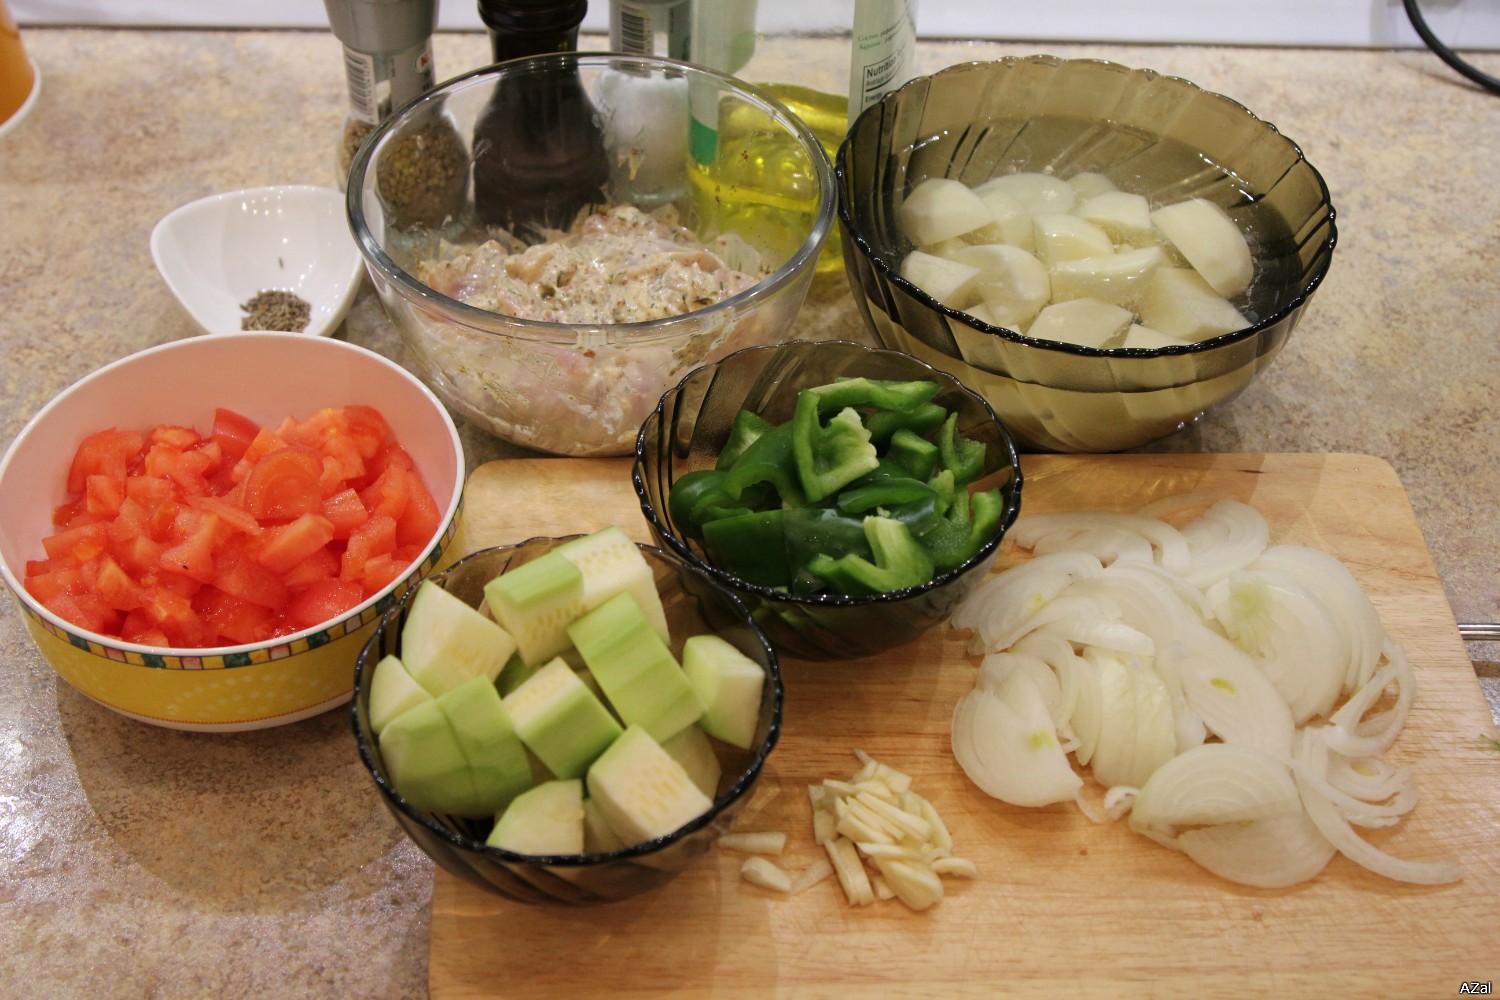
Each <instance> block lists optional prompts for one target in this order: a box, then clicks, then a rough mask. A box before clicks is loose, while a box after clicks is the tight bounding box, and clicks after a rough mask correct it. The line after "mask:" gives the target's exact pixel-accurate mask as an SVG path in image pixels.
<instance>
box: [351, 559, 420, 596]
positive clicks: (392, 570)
mask: <svg viewBox="0 0 1500 1000" xmlns="http://www.w3.org/2000/svg"><path fill="white" fill-rule="evenodd" d="M410 565H411V563H410V561H402V560H400V559H397V558H396V557H395V556H394V555H381V556H371V557H370V558H369V559H367V560H365V575H364V577H363V579H362V580H361V581H360V582H361V584H362V585H363V586H364V588H365V596H366V597H372V596H374V595H375V594H378V593H380V591H382V590H384V589H385V588H386V587H388V586H390V585H391V584H393V583H395V582H396V580H397V578H398V577H400V576H401V574H402V573H404V572H406V567H408V566H410Z"/></svg>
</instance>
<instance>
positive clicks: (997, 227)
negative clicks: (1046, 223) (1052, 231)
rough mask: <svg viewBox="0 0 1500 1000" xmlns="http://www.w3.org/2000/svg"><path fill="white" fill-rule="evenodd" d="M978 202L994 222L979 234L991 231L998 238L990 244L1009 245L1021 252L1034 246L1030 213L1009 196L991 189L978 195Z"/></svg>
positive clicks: (1034, 235)
mask: <svg viewBox="0 0 1500 1000" xmlns="http://www.w3.org/2000/svg"><path fill="white" fill-rule="evenodd" d="M976 193H978V194H979V200H980V201H982V202H984V207H985V208H987V209H989V210H990V215H991V217H993V218H994V220H995V221H994V222H993V223H992V224H991V225H989V226H986V227H985V228H984V229H982V230H979V231H980V232H985V233H989V232H991V231H993V232H994V233H995V234H996V235H997V236H998V238H997V239H993V240H989V241H987V242H991V243H1009V244H1010V245H1011V246H1013V247H1020V248H1021V249H1022V250H1030V249H1032V248H1033V247H1035V246H1036V234H1035V232H1033V230H1032V228H1031V213H1030V212H1028V211H1027V210H1026V206H1025V205H1022V204H1021V203H1020V202H1019V201H1017V200H1016V199H1015V198H1014V197H1012V196H1011V195H1008V194H1006V193H1005V192H1004V191H1001V190H998V189H991V190H989V191H985V192H983V193H979V192H976Z"/></svg>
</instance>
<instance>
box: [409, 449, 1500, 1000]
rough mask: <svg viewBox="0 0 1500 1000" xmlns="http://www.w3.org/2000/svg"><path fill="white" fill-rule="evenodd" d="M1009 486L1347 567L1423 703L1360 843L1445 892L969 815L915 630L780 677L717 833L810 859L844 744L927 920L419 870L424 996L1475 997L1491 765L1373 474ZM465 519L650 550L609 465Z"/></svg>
mask: <svg viewBox="0 0 1500 1000" xmlns="http://www.w3.org/2000/svg"><path fill="white" fill-rule="evenodd" d="M1022 469H1023V472H1024V475H1025V485H1024V491H1023V494H1022V497H1023V500H1022V516H1025V514H1026V513H1028V512H1041V511H1048V510H1067V509H1073V510H1078V509H1105V508H1114V509H1124V508H1133V507H1136V506H1139V505H1140V504H1142V503H1144V502H1145V501H1147V500H1148V499H1151V498H1153V497H1156V496H1161V495H1164V494H1168V493H1178V492H1184V491H1190V490H1200V491H1208V492H1212V493H1214V494H1218V495H1223V496H1230V497H1234V498H1236V499H1239V500H1243V501H1245V502H1247V503H1250V504H1252V505H1254V506H1255V507H1257V508H1258V509H1259V510H1261V511H1262V513H1264V514H1265V515H1266V517H1267V519H1268V520H1269V521H1270V523H1271V527H1272V532H1273V535H1272V537H1273V540H1274V541H1282V542H1289V543H1296V544H1304V545H1311V546H1316V547H1318V548H1321V549H1324V550H1325V551H1329V552H1331V553H1333V554H1335V555H1337V556H1338V557H1339V558H1341V559H1342V560H1344V562H1345V563H1346V564H1347V565H1348V566H1349V567H1350V569H1351V570H1352V571H1353V572H1354V573H1355V575H1356V576H1357V577H1358V578H1359V579H1360V581H1361V582H1362V583H1363V584H1364V586H1365V588H1366V590H1367V592H1368V593H1369V594H1370V595H1371V597H1372V599H1373V600H1374V602H1375V604H1376V606H1377V608H1378V609H1379V611H1380V614H1381V617H1382V619H1383V620H1384V622H1385V624H1386V627H1387V629H1388V630H1389V632H1390V633H1391V634H1392V635H1393V636H1394V637H1395V638H1396V639H1397V640H1398V641H1400V642H1401V643H1403V644H1404V646H1405V648H1406V650H1407V652H1408V655H1409V656H1410V658H1411V660H1412V663H1413V665H1414V667H1415V669H1416V672H1417V676H1418V679H1419V683H1420V687H1419V692H1418V695H1417V701H1416V705H1415V707H1414V709H1413V711H1412V714H1411V717H1410V720H1409V722H1408V723H1407V727H1406V729H1405V731H1404V733H1403V735H1402V737H1401V739H1400V740H1399V742H1398V743H1397V745H1396V746H1395V747H1394V748H1393V750H1392V751H1391V753H1390V754H1389V756H1390V758H1391V759H1392V760H1394V761H1397V762H1399V763H1404V764H1409V765H1410V766H1411V767H1412V769H1413V770H1414V771H1415V772H1416V777H1417V781H1418V783H1419V788H1420V791H1421V800H1420V802H1419V804H1418V805H1417V807H1416V810H1415V812H1414V814H1412V815H1411V816H1409V817H1408V818H1407V819H1406V820H1405V822H1403V823H1402V824H1401V825H1400V826H1399V827H1398V828H1396V829H1395V830H1387V831H1379V832H1377V833H1376V834H1374V835H1373V836H1372V839H1375V840H1377V841H1378V842H1379V843H1380V844H1382V845H1384V846H1385V847H1386V848H1387V849H1388V850H1391V851H1393V852H1394V853H1398V854H1400V855H1402V856H1406V857H1411V858H1421V859H1434V858H1447V859H1453V860H1456V861H1458V862H1460V863H1461V864H1462V865H1463V867H1464V869H1465V871H1466V878H1465V880H1464V881H1463V882H1462V883H1460V884H1457V885H1453V886H1447V887H1442V888H1421V887H1412V886H1405V885H1398V884H1396V883H1392V882H1388V881H1386V880H1384V879H1381V878H1378V877H1376V876H1373V875H1370V874H1368V873H1367V872H1365V871H1364V870H1362V869H1360V868H1357V867H1356V866H1355V865H1353V864H1352V863H1350V862H1348V861H1346V860H1345V859H1343V858H1341V857H1336V858H1335V859H1334V860H1333V861H1332V862H1331V863H1330V864H1329V866H1328V868H1327V869H1326V870H1325V871H1324V872H1323V874H1322V875H1320V876H1319V877H1318V878H1317V879H1316V880H1314V881H1313V882H1311V883H1308V884H1307V885H1304V886H1301V887H1297V888H1294V889H1290V890H1285V891H1264V890H1253V889H1246V888H1241V887H1237V886H1234V885H1232V884H1230V883H1227V882H1223V881H1221V880H1219V879H1217V878H1215V877H1213V876H1211V875H1209V874H1207V873H1206V872H1204V871H1203V870H1201V869H1199V868H1197V867H1196V866H1195V865H1194V864H1193V863H1192V862H1190V861H1188V860H1187V859H1186V858H1184V857H1182V856H1180V855H1177V854H1175V853H1173V852H1171V851H1168V850H1167V849H1165V848H1162V847H1160V846H1158V845H1156V844H1154V843H1152V842H1150V841H1147V840H1145V839H1144V838H1141V837H1137V836H1135V835H1133V834H1131V833H1130V832H1129V830H1128V829H1127V828H1126V827H1125V825H1124V824H1120V823H1116V824H1111V825H1107V826H1098V825H1095V824H1093V823H1091V822H1089V821H1088V820H1087V819H1085V818H1084V817H1083V816H1082V815H1081V814H1080V813H1079V812H1078V810H1077V809H1076V808H1073V807H1071V806H1068V807H1055V808H1049V809H1040V810H1026V809H1018V808H1012V807H1010V806H1006V805H1004V804H1002V803H999V802H997V801H995V800H993V799H990V798H987V797H986V796H985V795H983V794H982V793H980V792H979V791H978V790H977V789H975V788H974V787H973V786H972V785H971V784H969V783H968V781H967V779H966V778H965V777H964V775H963V773H962V772H961V771H960V770H959V768H958V767H957V765H956V764H955V763H954V762H953V759H952V756H951V754H950V753H949V750H948V721H949V717H950V715H951V713H952V710H953V706H954V703H955V702H956V701H957V699H958V698H959V697H961V696H962V695H963V694H964V692H966V691H967V690H969V688H970V687H972V685H973V678H974V673H975V668H976V665H977V661H976V660H975V659H972V658H970V657H968V656H966V655H965V651H964V636H963V634H960V633H956V632H953V631H951V630H947V629H939V630H935V631H933V632H931V633H929V634H928V635H926V636H924V637H923V638H921V639H919V640H918V641H916V642H913V643H911V644H909V645H908V646H906V647H903V648H900V649H897V650H893V651H891V652H889V653H887V654H884V655H881V656H876V657H871V658H868V659H864V660H860V661H855V662H849V663H843V664H810V663H803V662H798V661H783V664H782V667H783V672H784V674H785V680H786V696H787V700H786V715H785V718H786V728H785V732H784V735H783V736H782V739H781V742H780V744H779V746H778V747H777V749H776V750H775V752H774V753H773V754H772V756H771V759H770V762H769V764H768V766H767V768H766V770H765V772H764V774H763V776H762V778H761V781H760V783H759V785H758V786H757V789H756V793H755V796H754V797H753V798H752V800H751V802H750V803H749V805H748V806H747V807H746V809H745V812H744V813H743V814H742V816H741V818H740V820H739V822H738V824H737V828H739V829H767V830H782V831H785V832H786V833H787V834H788V835H789V843H788V848H787V852H786V854H785V855H784V856H783V858H782V859H781V863H782V864H783V866H784V867H786V868H788V869H790V870H791V871H793V872H794V873H795V872H796V871H799V870H801V869H802V868H803V867H805V866H806V865H808V864H810V863H811V862H812V861H813V860H815V859H816V858H818V857H820V856H821V854H820V852H819V850H818V849H817V848H816V847H815V846H814V844H813V841H812V835H811V829H810V819H809V809H808V805H807V796H806V792H805V786H807V785H808V784H811V783H815V782H818V781H820V780H822V779H823V778H825V777H840V778H846V777H848V776H849V775H850V774H851V773H852V772H853V771H854V769H855V768H856V767H857V761H856V760H855V757H854V750H855V749H856V748H859V749H863V750H866V751H868V752H870V753H872V754H874V755H875V756H876V757H877V758H879V759H881V760H884V761H886V762H888V763H890V764H891V765H893V766H895V767H898V768H900V769H901V770H904V771H906V772H908V773H910V774H912V775H913V776H914V778H915V781H914V785H913V787H914V788H915V789H916V790H917V791H918V792H920V793H922V794H923V795H925V796H927V797H928V798H929V799H931V800H932V801H933V802H934V804H935V805H936V806H937V807H938V810H939V812H940V813H941V814H942V815H943V817H944V818H945V820H946V821H947V823H948V825H949V826H950V827H951V829H952V832H953V836H954V839H955V841H956V850H957V852H958V853H960V854H963V855H965V856H967V857H970V858H972V859H974V860H975V861H976V862H977V863H978V865H979V867H980V877H979V878H978V879H977V880H973V881H964V880H958V879H945V886H946V887H947V889H948V890H949V892H948V895H947V898H946V899H944V901H943V902H942V903H941V904H939V905H938V906H937V907H935V908H934V909H932V910H929V911H927V912H925V913H912V912H909V911H907V910H906V909H905V908H904V907H903V906H902V905H901V904H899V903H897V902H894V901H892V902H885V903H877V904H875V905H873V906H870V907H867V908H863V909H853V908H851V907H850V906H848V905H847V904H846V903H845V901H844V898H843V895H842V893H841V892H840V890H839V888H838V885H837V883H836V882H834V881H833V880H831V879H830V880H826V881H825V882H823V883H821V884H820V885H817V886H815V887H813V888H812V889H810V890H808V891H806V892H805V893H803V894H801V895H798V896H795V897H792V898H783V897H777V896H774V895H772V894H770V893H767V892H765V891H763V890H760V889H756V888H754V887H752V886H750V885H748V884H746V883H744V882H743V881H741V879H740V878H739V874H738V869H739V864H740V861H741V858H740V857H739V856H737V855H733V854H730V853H729V852H727V851H721V852H716V853H715V854H713V855H711V856H710V857H709V858H707V859H706V860H704V861H703V862H702V863H700V864H699V865H697V866H696V867H695V868H693V869H691V870H689V871H688V872H687V873H686V874H684V875H683V876H681V877H680V878H678V879H677V880H676V881H675V882H673V883H671V884H670V885H668V886H666V887H665V888H663V889H661V890H659V891H657V892H655V893H652V894H648V895H646V896H643V897H638V898H636V899H633V900H629V901H625V902H621V903H616V904H610V905H606V906H597V907H590V908H582V909H570V908H561V907H538V906H527V905H524V904H519V903H512V902H509V901H507V900H504V899H502V898H499V897H497V896H493V895H490V894H488V893H486V892H484V891H482V890H480V889H478V888H475V887H473V886H470V885H469V884H468V883H465V882H462V881H460V880H458V879H456V878H453V877H452V876H449V875H448V874H446V873H445V872H442V871H439V872H438V873H437V876H436V884H435V886H434V893H433V910H432V936H431V952H430V962H431V964H430V985H431V992H432V996H433V997H435V998H438V1000H456V998H474V997H553V998H556V997H566V998H595V997H606V996H608V997H679V998H699V997H734V998H741V997H743V998H749V997H756V998H759V997H846V996H848V997H861V998H863V997H886V996H912V997H924V998H947V997H959V996H1001V995H1004V996H1028V997H1029V996H1036V997H1043V996H1045V997H1050V998H1055V997H1062V996H1067V997H1122V996H1137V995H1149V996H1157V997H1188V996H1191V997H1210V996H1235V997H1268V998H1270V997H1274V998H1285V997H1300V996H1329V995H1334V994H1335V993H1336V994H1337V995H1344V996H1365V997H1393V998H1408V997H1410V998H1417V997H1444V996H1455V995H1458V994H1459V993H1460V991H1461V989H1463V988H1464V984H1465V983H1469V984H1473V983H1475V982H1478V983H1485V982H1491V983H1492V982H1493V981H1495V980H1500V752H1497V751H1495V750H1493V749H1486V748H1485V747H1484V745H1483V742H1484V739H1485V737H1487V736H1488V737H1493V736H1494V734H1495V729H1494V725H1493V723H1492V721H1491V718H1490V715H1489V712H1488V709H1487V707H1486V705H1485V702H1484V699H1483V696H1482V694H1481V690H1480V687H1479V684H1478V681H1477V680H1476V678H1475V674H1474V670H1473V668H1472V666H1471V665H1470V663H1469V660H1468V658H1467V655H1466V653H1465V650H1464V647H1463V644H1462V642H1461V640H1460V638H1459V635H1458V630H1457V626H1456V624H1455V622H1454V618H1453V614H1452V611H1451V609H1450V608H1449V606H1448V603H1447V601H1446V599H1445V597H1444V595H1443V590H1442V586H1441V584H1440V583H1439V581H1438V579H1437V577H1436V574H1435V571H1434V569H1433V564H1432V559H1431V556H1430V554H1429V553H1428V550H1427V547H1426V543H1425V542H1424V541H1423V539H1422V535H1421V532H1420V530H1419V529H1418V527H1417V524H1416V519H1415V517H1414V515H1413V513H1412V509H1411V506H1410V503H1409V502H1408V500H1407V498H1406V494H1405V491H1404V490H1403V489H1402V486H1401V484H1400V481H1399V480H1398V478H1397V477H1396V474H1395V472H1394V470H1393V469H1392V468H1391V467H1390V466H1389V465H1387V464H1386V463H1384V462H1382V461H1380V460H1377V459H1373V458H1369V457H1366V456H1359V455H1123V456H1109V457H1092V456H1090V457H1082V456H1026V457H1024V459H1023V463H1022ZM468 519H469V520H468V525H469V539H470V545H471V547H474V548H479V547H483V546H486V545H493V544H502V543H507V542H514V541H519V540H521V539H524V538H527V537H529V536H532V535H538V534H563V533H571V532H576V531H589V530H592V529H594V528H598V527H602V526H605V525H608V524H619V525H620V526H622V527H623V528H625V529H626V530H627V531H629V532H630V533H632V534H633V535H634V536H636V537H637V538H639V539H641V540H648V534H647V529H646V525H645V523H644V521H643V520H642V518H641V516H640V510H639V507H638V506H637V503H636V499H635V495H634V492H633V490H632V489H631V486H630V479H629V466H628V463H627V462H626V461H624V460H569V459H540V460H515V461H504V462H496V463H491V464H489V465H485V466H483V467H481V468H479V469H477V470H476V471H475V472H474V474H473V476H472V477H471V479H470V482H469V492H468ZM1005 559H1006V556H1005V554H1004V553H1002V556H1001V561H1002V565H1003V564H1004V561H1005ZM1476 990H1477V988H1476V987H1474V986H1472V985H1471V986H1469V987H1468V989H1467V992H1475V991H1476ZM1485 992H1493V987H1491V989H1490V990H1486V991H1485Z"/></svg>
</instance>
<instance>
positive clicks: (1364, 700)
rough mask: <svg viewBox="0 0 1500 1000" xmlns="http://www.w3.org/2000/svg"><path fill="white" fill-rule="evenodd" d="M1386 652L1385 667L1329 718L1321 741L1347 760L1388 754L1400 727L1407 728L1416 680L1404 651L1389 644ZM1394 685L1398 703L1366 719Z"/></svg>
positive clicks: (1391, 643)
mask: <svg viewBox="0 0 1500 1000" xmlns="http://www.w3.org/2000/svg"><path fill="white" fill-rule="evenodd" d="M1384 652H1385V656H1386V661H1385V665H1384V666H1382V667H1381V668H1380V669H1379V670H1377V671H1375V674H1374V675H1373V676H1372V677H1371V678H1370V679H1369V680H1368V681H1366V682H1365V684H1364V686H1363V687H1361V688H1360V689H1359V690H1358V691H1355V692H1354V694H1352V695H1350V696H1349V700H1348V701H1346V702H1344V704H1342V705H1340V706H1339V709H1338V711H1336V712H1334V713H1333V715H1331V716H1330V717H1329V719H1328V723H1329V725H1328V729H1327V731H1326V732H1325V733H1324V734H1323V737H1322V738H1323V740H1324V741H1325V742H1326V743H1327V744H1328V746H1329V748H1330V749H1332V750H1335V751H1337V752H1338V753H1341V754H1343V755H1344V756H1346V757H1368V756H1374V755H1375V754H1378V753H1383V752H1385V751H1386V750H1387V749H1388V748H1389V747H1390V745H1391V744H1392V743H1394V742H1396V737H1397V736H1398V735H1400V733H1401V727H1402V726H1404V725H1406V717H1407V715H1408V714H1410V712H1411V705H1412V701H1413V700H1414V699H1415V698H1416V696H1417V678H1416V675H1415V674H1413V673H1412V669H1411V661H1409V660H1408V659H1407V658H1406V653H1405V651H1404V650H1402V648H1401V647H1400V645H1398V644H1397V643H1395V642H1390V641H1387V642H1386V644H1385V647H1384ZM1392 684H1394V685H1395V686H1396V700H1395V703H1394V704H1392V705H1391V707H1390V708H1387V709H1384V710H1382V711H1380V712H1376V713H1375V714H1374V715H1371V716H1368V717H1366V715H1365V713H1367V712H1369V711H1370V709H1371V708H1372V707H1373V706H1374V705H1375V704H1376V702H1378V701H1379V700H1380V698H1381V697H1382V696H1383V695H1384V694H1385V691H1386V688H1388V687H1390V686H1391V685H1392Z"/></svg>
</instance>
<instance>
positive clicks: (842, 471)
mask: <svg viewBox="0 0 1500 1000" xmlns="http://www.w3.org/2000/svg"><path fill="white" fill-rule="evenodd" d="M782 426H787V425H786V424H783V425H782ZM790 426H791V433H792V449H793V458H794V461H795V463H796V468H797V474H798V478H799V480H800V481H801V484H802V491H803V494H804V495H805V496H806V499H807V500H808V501H809V502H812V503H816V502H818V501H820V500H823V499H825V498H827V497H829V496H832V495H833V494H834V493H836V492H837V491H838V490H840V489H842V488H843V487H845V486H847V485H849V484H850V483H852V482H853V481H854V480H856V479H858V478H859V477H860V476H863V475H864V474H865V473H867V472H869V471H871V470H872V469H874V468H875V467H876V466H878V465H879V464H880V456H879V455H878V454H877V453H876V451H875V446H874V445H873V444H871V443H870V432H869V430H867V429H866V428H865V425H864V421H862V420H861V419H860V416H859V411H858V410H856V409H854V408H853V407H845V408H844V409H842V410H840V411H839V412H838V413H836V414H835V415H834V416H833V417H832V418H830V419H829V421H828V423H827V424H826V425H825V424H824V423H823V422H822V421H821V419H820V416H819V404H818V396H817V394H816V393H814V392H812V391H811V390H808V389H804V390H802V392H800V393H798V395H797V412H796V414H795V415H794V416H793V417H792V419H791V421H790ZM762 440H764V438H762Z"/></svg>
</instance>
